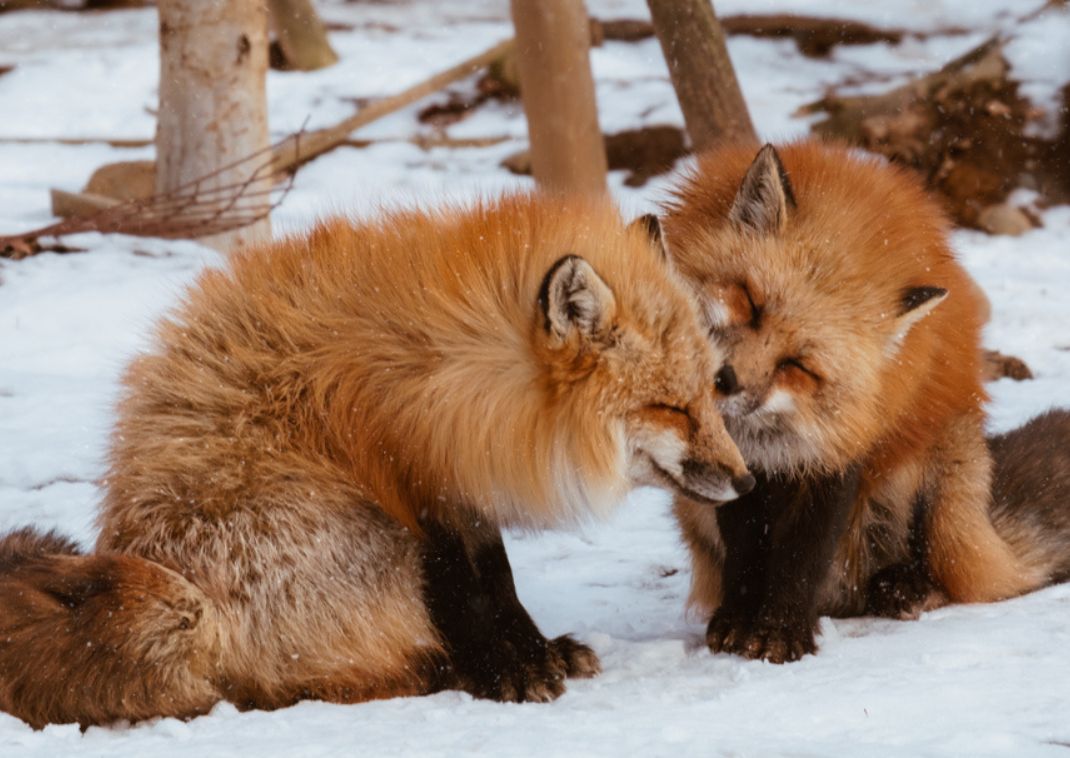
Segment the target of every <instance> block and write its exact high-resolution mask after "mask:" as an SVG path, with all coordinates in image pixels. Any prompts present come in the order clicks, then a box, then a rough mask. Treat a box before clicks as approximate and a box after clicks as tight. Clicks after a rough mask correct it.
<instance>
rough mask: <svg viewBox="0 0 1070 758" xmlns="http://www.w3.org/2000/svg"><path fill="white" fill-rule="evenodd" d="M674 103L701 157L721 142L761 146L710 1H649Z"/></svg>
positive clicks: (722, 32) (694, 147)
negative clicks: (677, 105) (667, 69)
mask: <svg viewBox="0 0 1070 758" xmlns="http://www.w3.org/2000/svg"><path fill="white" fill-rule="evenodd" d="M647 5H648V6H650V15H651V18H652V19H653V21H654V32H655V33H656V34H657V36H658V41H659V42H660V43H661V50H662V52H663V53H664V55H665V61H666V62H667V63H668V64H669V75H670V76H671V77H672V86H673V88H674V89H675V90H676V99H677V100H679V101H680V109H681V110H682V111H683V112H684V123H685V124H687V134H688V136H689V137H690V138H691V148H692V149H693V150H694V151H695V152H696V153H697V152H701V151H702V150H705V149H706V148H709V147H712V146H713V145H714V144H716V143H718V142H722V141H744V140H749V141H757V134H756V133H755V131H754V126H753V125H752V124H751V120H750V114H749V113H748V112H747V103H746V101H745V100H744V99H743V92H742V91H741V90H740V88H739V82H738V81H737V80H736V72H735V69H733V68H732V61H731V59H729V57H728V47H727V46H726V45H725V37H724V31H723V30H722V29H721V24H720V22H719V21H718V20H717V16H716V15H714V12H713V4H712V3H711V2H710V0H647Z"/></svg>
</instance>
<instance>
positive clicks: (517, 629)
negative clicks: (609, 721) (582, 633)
mask: <svg viewBox="0 0 1070 758" xmlns="http://www.w3.org/2000/svg"><path fill="white" fill-rule="evenodd" d="M424 531H425V537H424V554H423V555H424V558H423V562H424V577H425V579H424V580H425V590H424V594H425V600H426V603H427V607H428V610H429V612H430V614H431V619H432V621H433V622H434V624H435V626H436V627H437V629H438V631H439V633H440V635H441V637H442V638H443V641H444V644H445V647H446V650H447V652H448V654H449V656H450V660H451V663H452V666H453V670H454V675H455V676H456V678H457V680H458V683H459V686H461V687H462V688H463V689H466V690H468V691H470V692H471V693H472V694H474V695H476V696H478V697H484V698H490V699H494V700H505V701H518V702H523V701H542V702H545V701H549V700H553V699H555V698H557V697H558V696H560V695H561V694H562V693H563V692H564V690H565V683H564V679H565V677H566V676H571V677H587V676H594V675H595V674H597V673H598V672H599V670H600V665H599V662H598V657H597V656H596V655H595V653H594V651H592V650H591V649H590V648H589V647H587V646H586V645H582V644H580V643H579V642H576V641H575V640H573V639H572V638H571V637H569V636H568V635H564V636H561V637H557V638H555V639H552V640H547V639H546V638H545V637H544V636H543V635H542V633H541V632H540V631H539V629H538V627H536V626H535V622H534V621H532V619H531V616H530V615H528V612H527V611H526V610H525V609H524V607H523V605H521V603H520V600H519V598H518V597H517V595H516V587H515V585H514V584H513V573H512V569H511V568H510V566H509V559H508V557H507V556H506V553H505V546H504V545H503V544H502V540H501V534H500V532H499V531H498V529H497V527H486V526H483V527H479V528H469V527H461V528H457V527H455V526H447V525H444V524H441V523H438V522H428V523H425V524H424Z"/></svg>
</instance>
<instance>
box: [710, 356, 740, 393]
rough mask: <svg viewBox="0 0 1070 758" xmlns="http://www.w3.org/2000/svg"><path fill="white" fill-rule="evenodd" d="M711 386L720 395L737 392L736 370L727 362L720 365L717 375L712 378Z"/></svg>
mask: <svg viewBox="0 0 1070 758" xmlns="http://www.w3.org/2000/svg"><path fill="white" fill-rule="evenodd" d="M713 386H714V387H716V388H717V391H718V392H720V393H721V394H722V395H734V394H736V393H737V392H739V380H737V379H736V370H735V369H734V368H732V367H731V366H730V365H729V364H727V363H726V364H724V365H723V366H721V370H720V371H718V372H717V376H716V377H714V379H713Z"/></svg>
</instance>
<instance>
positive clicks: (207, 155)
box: [156, 0, 271, 250]
mask: <svg viewBox="0 0 1070 758" xmlns="http://www.w3.org/2000/svg"><path fill="white" fill-rule="evenodd" d="M158 5H159V13H160V110H159V119H158V122H157V125H156V192H157V193H158V194H167V193H170V192H174V191H175V190H177V189H178V188H180V187H183V186H185V185H188V184H189V183H190V182H193V181H194V180H196V179H199V178H201V177H209V178H207V179H206V180H205V181H204V182H203V183H200V184H199V185H198V186H197V192H198V199H199V201H200V202H202V203H207V204H208V205H209V206H210V205H215V206H217V207H219V208H222V207H224V206H227V205H228V203H229V204H233V203H235V202H236V203H237V205H236V207H231V208H230V210H228V213H231V214H233V213H234V212H235V211H238V212H245V213H247V214H248V215H249V216H250V218H252V217H255V216H256V215H258V214H259V213H261V212H263V213H264V214H265V215H264V217H263V218H262V219H260V220H259V221H256V222H255V223H253V224H251V225H249V226H246V227H243V228H241V229H236V230H234V231H230V232H225V233H223V234H216V235H212V236H210V237H206V238H203V240H202V241H204V242H206V243H207V244H209V245H212V246H213V247H216V248H217V249H220V250H229V249H232V248H234V247H237V246H239V245H243V244H247V243H250V242H255V241H258V240H263V239H267V238H270V236H271V223H270V221H269V220H268V218H267V216H266V212H267V208H268V206H269V200H268V196H267V192H268V190H269V189H270V186H271V185H270V179H269V178H265V179H263V180H260V181H258V182H257V184H256V186H250V187H249V188H248V189H247V191H246V193H245V196H244V197H241V198H239V199H238V200H237V201H235V200H234V194H235V193H233V192H223V191H218V192H216V194H215V196H213V194H212V192H213V190H218V189H219V188H221V187H235V186H240V185H241V184H242V183H243V182H245V181H247V180H249V179H250V177H251V174H252V172H253V170H254V169H255V168H256V167H255V166H251V165H249V163H248V162H246V163H243V164H241V165H238V166H235V167H233V168H231V169H228V170H222V171H221V169H225V168H226V167H228V166H230V164H233V163H235V162H237V161H240V160H241V159H243V158H247V157H248V156H250V155H253V154H254V153H257V152H258V151H263V150H267V148H268V147H269V144H270V143H269V142H268V128H267V96H266V92H265V86H264V84H265V76H266V73H267V49H268V45H267V9H266V8H265V6H264V4H263V3H262V2H259V0H212V2H206V0H159V3H158ZM214 172H218V173H214ZM261 185H262V186H261ZM222 195H225V197H220V196H222ZM249 195H251V197H250V196H249ZM198 208H199V210H200V209H204V208H205V206H203V205H200V204H199V205H198Z"/></svg>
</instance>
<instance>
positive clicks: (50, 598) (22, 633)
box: [0, 554, 222, 728]
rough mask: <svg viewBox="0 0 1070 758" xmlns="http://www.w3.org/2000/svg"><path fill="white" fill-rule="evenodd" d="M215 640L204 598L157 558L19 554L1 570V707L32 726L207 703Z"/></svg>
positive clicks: (212, 690) (179, 713)
mask: <svg viewBox="0 0 1070 758" xmlns="http://www.w3.org/2000/svg"><path fill="white" fill-rule="evenodd" d="M12 563H13V564H14V565H11V564H12ZM218 641H219V635H218V628H217V618H216V612H215V609H214V608H213V606H212V604H211V603H210V601H209V600H208V598H206V597H205V596H204V594H203V593H202V592H201V591H200V590H199V589H198V588H197V587H195V586H194V585H193V584H191V583H190V582H188V581H187V580H186V579H184V578H183V577H182V576H181V575H179V574H177V573H175V572H173V571H171V570H169V569H166V568H164V567H162V566H160V565H158V564H156V563H152V562H150V561H147V560H144V559H141V558H136V557H133V556H123V555H107V554H105V555H99V554H98V555H73V554H63V555H56V554H49V555H36V556H26V557H24V559H22V560H17V561H11V562H10V563H9V564H8V565H5V566H4V571H3V573H2V574H0V709H3V710H4V711H7V712H8V713H11V714H13V715H15V716H17V717H18V718H21V719H23V720H25V721H27V722H28V723H29V724H30V725H32V726H34V727H35V728H41V727H43V726H44V725H45V724H48V723H69V722H78V723H79V724H81V725H82V726H87V725H89V724H103V723H108V722H112V721H115V720H118V719H129V720H131V721H134V720H138V719H144V718H149V717H152V716H176V717H179V718H186V717H191V716H194V715H197V714H200V713H204V712H206V711H207V710H208V709H209V708H211V707H212V705H213V704H214V703H216V702H217V701H219V700H220V699H222V695H221V694H220V692H219V690H218V689H217V687H216V685H215V683H214V677H215V675H216V673H217V670H216V663H217V658H218Z"/></svg>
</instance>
